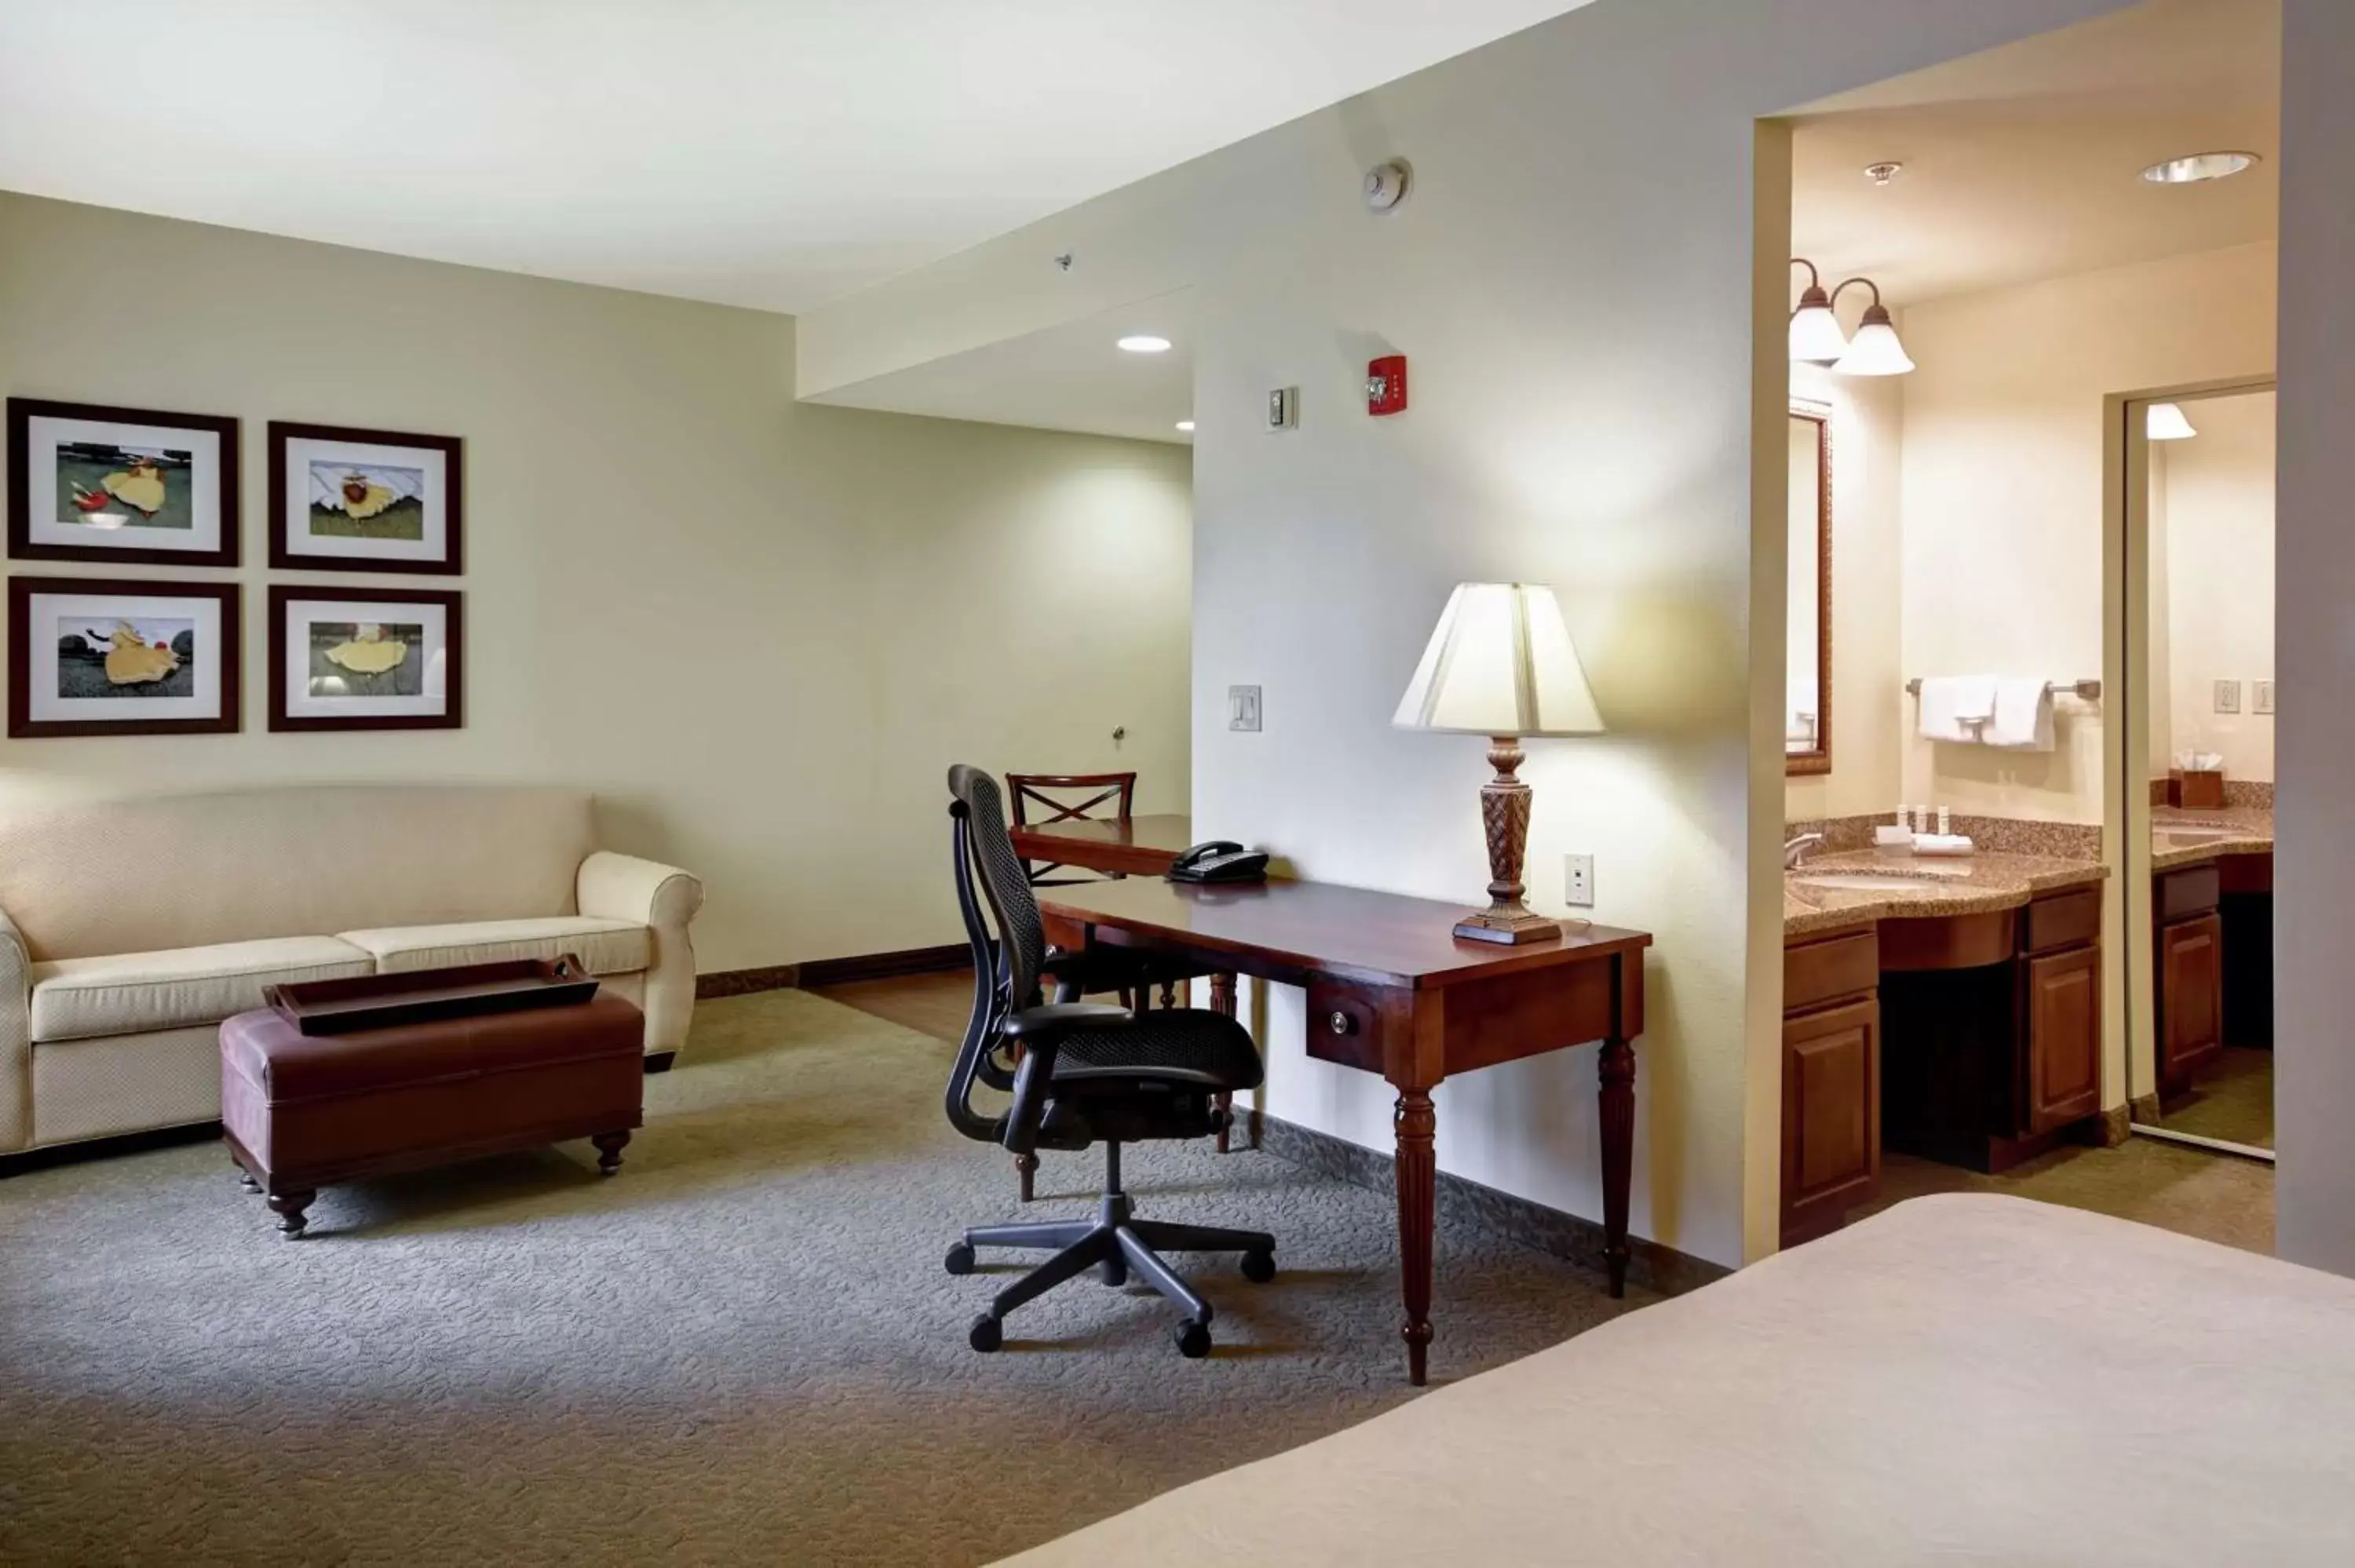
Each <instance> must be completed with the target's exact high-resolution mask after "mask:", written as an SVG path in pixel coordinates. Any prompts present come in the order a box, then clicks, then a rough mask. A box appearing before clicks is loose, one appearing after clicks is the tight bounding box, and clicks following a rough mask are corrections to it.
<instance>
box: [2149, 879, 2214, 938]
mask: <svg viewBox="0 0 2355 1568" xmlns="http://www.w3.org/2000/svg"><path fill="white" fill-rule="evenodd" d="M2222 896H2223V884H2222V881H2221V880H2220V879H2219V877H2218V874H2217V871H2216V868H2215V867H2214V866H2213V865H2188V866H2185V867H2184V868H2183V869H2182V870H2181V871H2169V872H2165V873H2162V874H2160V876H2159V879H2158V896H2157V897H2155V898H2154V899H2152V900H2151V902H2152V903H2153V904H2154V905H2155V906H2157V916H2158V921H2159V923H2160V924H2161V925H2164V924H2166V923H2167V922H2168V921H2169V920H2183V919H2189V918H2190V916H2194V915H2205V914H2207V913H2208V912H2209V911H2211V910H2212V909H2214V908H2215V907H2216V903H2217V900H2218V899H2220V898H2222Z"/></svg>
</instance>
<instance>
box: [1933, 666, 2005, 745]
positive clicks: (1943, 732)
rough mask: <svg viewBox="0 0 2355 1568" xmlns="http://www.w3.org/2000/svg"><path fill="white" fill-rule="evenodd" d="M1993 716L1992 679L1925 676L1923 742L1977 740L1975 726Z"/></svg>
mask: <svg viewBox="0 0 2355 1568" xmlns="http://www.w3.org/2000/svg"><path fill="white" fill-rule="evenodd" d="M1994 716H1995V677H1994V676H1993V675H1925V676H1923V678H1922V703H1921V720H1922V738H1923V739H1924V740H1966V741H1967V740H1977V739H1978V738H1979V730H1978V726H1981V725H1983V724H1985V723H1987V720H1989V719H1990V718H1993V717H1994Z"/></svg>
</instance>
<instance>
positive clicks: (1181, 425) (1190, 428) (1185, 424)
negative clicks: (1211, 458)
mask: <svg viewBox="0 0 2355 1568" xmlns="http://www.w3.org/2000/svg"><path fill="white" fill-rule="evenodd" d="M1177 428H1178V429H1181V430H1183V431H1185V432H1186V433H1187V434H1188V435H1189V436H1190V435H1192V434H1193V433H1194V421H1193V420H1191V419H1180V420H1178V421H1177Z"/></svg>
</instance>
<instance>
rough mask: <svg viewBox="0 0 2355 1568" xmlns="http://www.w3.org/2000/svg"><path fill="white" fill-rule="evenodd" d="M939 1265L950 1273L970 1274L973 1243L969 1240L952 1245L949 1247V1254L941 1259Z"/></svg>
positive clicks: (971, 1270)
mask: <svg viewBox="0 0 2355 1568" xmlns="http://www.w3.org/2000/svg"><path fill="white" fill-rule="evenodd" d="M941 1266H942V1267H943V1268H945V1269H947V1270H948V1271H949V1272H950V1273H951V1274H971V1273H972V1272H973V1244H972V1243H971V1242H959V1243H957V1244H956V1245H954V1246H953V1247H951V1248H949V1255H948V1256H947V1257H946V1258H944V1259H943V1260H942V1265H941Z"/></svg>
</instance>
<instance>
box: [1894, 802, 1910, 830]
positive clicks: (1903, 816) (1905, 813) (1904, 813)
mask: <svg viewBox="0 0 2355 1568" xmlns="http://www.w3.org/2000/svg"><path fill="white" fill-rule="evenodd" d="M1897 825H1898V826H1899V827H1901V828H1903V829H1904V830H1905V831H1906V832H1909V833H1910V832H1913V807H1911V806H1905V805H1901V806H1899V807H1898V808H1897Z"/></svg>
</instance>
